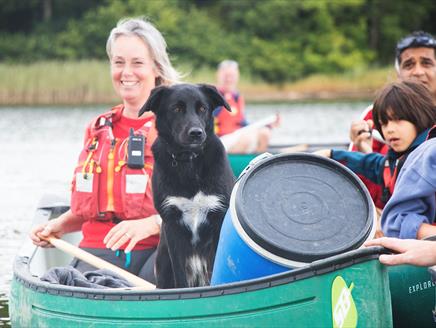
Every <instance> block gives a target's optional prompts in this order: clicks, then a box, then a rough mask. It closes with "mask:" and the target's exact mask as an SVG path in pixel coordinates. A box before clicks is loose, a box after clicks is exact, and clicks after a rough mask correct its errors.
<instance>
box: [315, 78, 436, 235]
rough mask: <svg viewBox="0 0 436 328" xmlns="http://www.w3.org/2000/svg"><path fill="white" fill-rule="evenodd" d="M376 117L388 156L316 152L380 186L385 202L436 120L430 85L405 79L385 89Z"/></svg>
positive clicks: (378, 101)
mask: <svg viewBox="0 0 436 328" xmlns="http://www.w3.org/2000/svg"><path fill="white" fill-rule="evenodd" d="M373 116H374V119H375V121H374V126H375V128H376V129H377V130H378V131H379V132H380V133H381V135H382V137H383V138H384V140H385V141H386V143H387V145H388V146H389V150H388V153H387V154H386V155H382V154H380V153H376V152H373V153H369V154H364V153H360V152H352V151H345V150H336V149H324V150H320V151H317V152H316V153H317V154H319V155H322V156H326V157H330V158H332V159H334V160H336V161H339V162H341V163H343V164H344V165H346V166H347V167H348V168H350V169H351V170H352V171H353V172H355V173H358V174H361V175H363V176H364V177H366V178H368V179H369V180H371V181H372V182H374V183H376V184H378V185H380V186H381V187H382V190H383V201H384V202H387V201H388V200H389V198H390V197H391V195H392V193H393V192H394V189H395V185H396V180H397V177H398V174H399V173H400V171H401V169H402V166H403V164H404V162H405V161H406V159H407V157H408V155H409V154H410V153H411V152H412V151H413V150H414V149H416V148H417V147H418V146H419V145H420V144H422V143H423V142H424V141H425V140H426V138H427V136H428V134H429V131H430V129H431V128H432V127H433V125H434V124H435V123H436V108H435V104H434V102H433V97H432V95H431V93H430V92H429V90H428V89H427V88H426V87H424V86H423V85H422V84H421V83H415V82H411V81H403V82H396V83H392V84H390V85H388V86H387V87H385V88H384V89H382V90H381V92H380V93H379V95H378V96H377V97H376V100H375V102H374V108H373ZM384 232H386V231H384Z"/></svg>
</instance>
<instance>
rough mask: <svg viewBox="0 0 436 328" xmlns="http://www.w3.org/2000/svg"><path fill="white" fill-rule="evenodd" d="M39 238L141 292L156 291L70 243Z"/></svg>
mask: <svg viewBox="0 0 436 328" xmlns="http://www.w3.org/2000/svg"><path fill="white" fill-rule="evenodd" d="M38 237H39V238H41V239H43V240H45V241H48V242H49V243H50V244H52V245H53V246H54V247H56V248H57V249H60V250H61V251H64V252H65V253H68V254H70V255H72V256H75V257H77V258H78V259H80V260H82V261H85V262H87V263H89V264H91V265H92V266H95V267H96V268H99V269H108V270H111V271H113V272H115V273H116V274H118V275H119V276H121V277H123V278H124V279H126V280H127V281H128V282H130V283H131V284H133V285H134V286H136V287H141V289H143V290H153V289H156V286H155V285H153V284H152V283H150V282H148V281H147V280H144V279H142V278H140V277H138V276H135V275H134V274H132V273H130V272H128V271H126V270H123V269H121V268H120V267H117V266H116V265H114V264H112V263H109V262H107V261H105V260H103V259H101V258H99V257H97V256H95V255H92V254H91V253H88V252H86V251H84V250H83V249H80V248H79V247H76V246H74V245H71V244H70V243H68V242H66V241H65V240H62V239H59V238H56V237H54V236H48V237H44V236H41V235H38Z"/></svg>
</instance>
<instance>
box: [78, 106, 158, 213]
mask: <svg viewBox="0 0 436 328" xmlns="http://www.w3.org/2000/svg"><path fill="white" fill-rule="evenodd" d="M122 109H123V106H122V105H120V106H116V107H114V108H113V109H112V110H111V111H110V112H108V113H105V114H102V115H100V116H99V117H97V118H96V119H95V120H94V121H93V122H92V123H91V125H90V127H89V130H88V132H89V133H88V135H89V138H88V140H87V141H86V142H85V147H84V149H83V150H82V152H81V154H80V156H79V163H78V165H77V167H76V169H75V172H74V173H75V174H74V178H73V183H72V196H71V210H72V212H73V213H74V214H76V215H80V216H83V217H84V218H85V219H86V220H99V221H104V220H108V219H111V218H112V216H116V217H117V218H118V219H122V220H129V219H140V218H146V217H148V216H150V215H153V214H156V210H155V208H154V206H153V197H152V192H151V180H150V179H151V175H152V171H153V155H152V153H151V145H152V144H153V142H154V140H155V139H156V136H157V133H156V130H155V128H154V116H152V117H150V120H148V121H147V122H146V123H145V124H144V125H143V126H142V127H141V128H140V129H138V130H136V131H135V134H138V133H140V134H142V135H144V137H145V139H146V142H145V147H144V162H145V164H144V168H142V169H132V168H129V167H127V165H126V162H127V139H128V138H125V139H116V138H114V136H113V132H112V127H113V123H115V122H116V121H118V120H119V119H120V118H121V114H122Z"/></svg>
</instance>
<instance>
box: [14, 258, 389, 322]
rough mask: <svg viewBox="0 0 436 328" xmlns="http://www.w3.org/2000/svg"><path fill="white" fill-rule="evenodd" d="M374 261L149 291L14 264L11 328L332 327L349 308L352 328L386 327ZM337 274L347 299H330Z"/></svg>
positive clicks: (343, 261) (384, 296) (384, 298)
mask: <svg viewBox="0 0 436 328" xmlns="http://www.w3.org/2000/svg"><path fill="white" fill-rule="evenodd" d="M365 251H366V252H365ZM377 258H378V255H377V254H376V253H374V252H372V254H371V253H368V251H367V250H361V251H354V252H351V253H350V254H347V255H346V256H345V257H344V256H340V257H336V258H335V259H333V258H332V259H333V260H332V259H329V260H327V261H320V262H321V263H320V264H318V265H317V264H315V265H312V266H310V267H308V268H302V269H299V270H295V271H294V272H288V273H284V274H279V275H275V276H270V277H267V278H262V279H257V280H253V281H248V282H242V283H235V284H231V285H222V286H217V287H207V288H191V289H183V290H182V289H179V290H166V291H159V290H156V291H152V292H138V291H135V290H118V291H114V290H107V289H105V290H100V289H84V288H78V287H68V286H54V285H49V284H46V283H43V282H40V281H38V280H39V279H38V280H37V279H35V277H33V278H32V277H26V274H24V275H21V274H19V272H23V271H24V272H25V271H26V265H27V264H26V263H24V262H25V261H22V262H21V263H20V262H16V263H15V270H14V271H15V275H14V279H13V282H12V285H11V297H10V313H11V323H12V325H13V326H14V327H54V326H65V327H66V326H74V327H89V326H90V325H92V326H93V327H144V326H151V325H153V326H160V327H174V326H177V327H200V326H202V327H205V326H207V327H223V326H238V327H239V326H249V327H266V326H271V325H274V326H293V327H308V326H331V325H332V324H333V320H334V318H336V321H338V320H339V321H340V320H342V319H341V316H343V315H344V314H345V315H346V314H347V313H351V312H352V311H355V315H356V324H358V326H361V327H369V326H371V327H391V326H392V316H391V305H390V292H389V288H388V286H389V282H388V275H387V271H386V268H385V267H383V266H382V265H380V263H379V262H378V259H377ZM355 262H356V263H355ZM359 262H360V263H359ZM337 267H341V268H340V269H335V268H337ZM323 271H325V272H323ZM337 277H341V278H337ZM335 279H337V280H338V279H339V280H341V281H343V282H345V285H343V286H342V287H343V288H348V289H351V291H350V294H347V295H348V296H350V297H349V298H346V299H345V300H344V299H343V297H342V299H338V300H335V299H332V295H333V294H334V292H333V289H334V288H333V286H334V281H335ZM351 284H352V286H350V285H351ZM352 304H355V309H354V307H353V306H352ZM334 313H336V315H334ZM338 313H339V314H338ZM338 315H339V319H338Z"/></svg>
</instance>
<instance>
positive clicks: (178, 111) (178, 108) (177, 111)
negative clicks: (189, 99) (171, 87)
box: [173, 107, 182, 113]
mask: <svg viewBox="0 0 436 328" xmlns="http://www.w3.org/2000/svg"><path fill="white" fill-rule="evenodd" d="M173 111H174V113H180V112H181V111H182V109H181V108H180V107H174V109H173Z"/></svg>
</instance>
